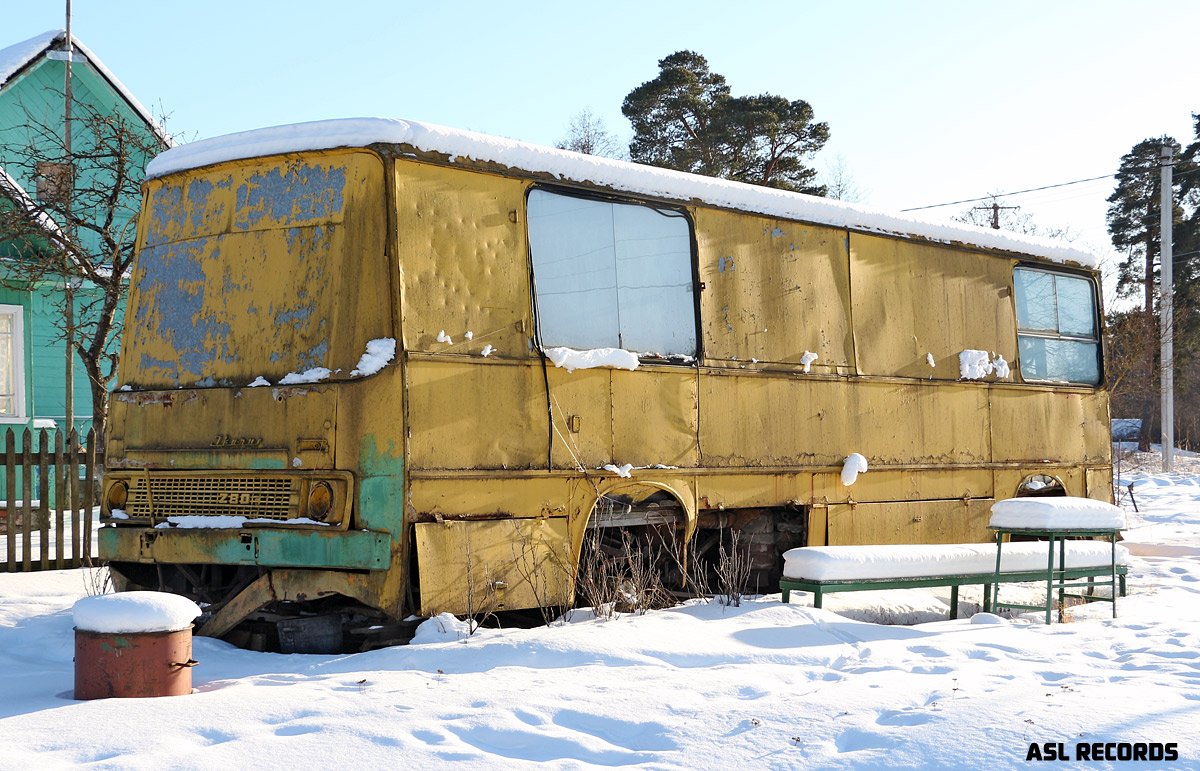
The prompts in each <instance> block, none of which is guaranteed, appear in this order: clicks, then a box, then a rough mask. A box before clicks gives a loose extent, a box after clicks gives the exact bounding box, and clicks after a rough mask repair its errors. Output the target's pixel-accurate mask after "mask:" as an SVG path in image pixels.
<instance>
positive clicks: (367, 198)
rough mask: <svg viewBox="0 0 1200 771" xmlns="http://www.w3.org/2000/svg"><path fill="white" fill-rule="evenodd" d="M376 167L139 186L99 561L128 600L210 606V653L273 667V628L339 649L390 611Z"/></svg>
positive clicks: (384, 301)
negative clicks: (157, 594)
mask: <svg viewBox="0 0 1200 771" xmlns="http://www.w3.org/2000/svg"><path fill="white" fill-rule="evenodd" d="M383 167H384V165H383V161H382V160H381V159H380V158H379V157H378V156H377V155H375V154H373V153H370V152H367V151H362V150H341V151H327V152H315V153H308V154H305V155H304V156H300V157H297V156H294V155H293V156H286V157H283V156H279V157H275V158H266V159H261V160H252V161H240V162H237V163H221V164H215V165H208V166H204V167H201V168H198V169H187V170H183V171H179V172H175V173H171V174H166V175H163V176H161V177H158V178H155V179H151V180H150V181H148V182H147V183H146V188H145V194H144V200H143V208H142V214H141V218H140V220H139V233H138V249H139V253H138V258H137V261H136V264H135V268H134V271H133V275H132V276H131V290H130V299H129V305H128V309H127V315H126V329H125V334H124V338H123V345H122V360H121V368H120V377H119V383H118V388H117V390H116V391H115V392H114V393H113V395H112V400H111V408H110V409H111V414H110V420H109V425H110V428H109V433H108V437H107V442H106V461H105V464H106V473H105V481H104V487H103V491H102V499H101V504H102V522H103V524H104V527H102V529H101V532H100V556H101V557H102V558H103V559H104V560H106V561H107V562H108V564H109V566H110V568H111V570H112V574H113V578H114V582H115V583H116V584H117V588H118V589H134V588H141V589H154V590H161V591H170V592H175V593H179V594H183V595H185V596H188V597H191V598H192V599H194V600H196V601H197V602H198V603H200V604H201V607H202V608H204V610H205V615H204V616H203V617H202V619H201V623H200V628H199V632H200V633H201V634H204V635H208V636H218V637H220V636H227V637H229V639H233V640H235V641H236V642H240V643H243V644H249V645H251V646H252V647H258V646H259V645H261V646H262V647H267V648H273V647H274V646H275V645H276V644H279V641H277V640H275V637H274V636H275V635H276V634H278V635H279V636H280V637H281V638H283V637H284V636H285V635H284V632H283V631H282V628H281V630H280V631H278V632H276V631H274V627H273V625H271V624H269V623H268V622H278V621H280V620H281V619H283V620H287V621H288V623H290V624H291V625H292V626H291V627H289V629H293V630H300V631H298V632H295V631H293V632H289V634H288V635H287V637H288V639H287V640H282V645H283V647H284V648H285V649H286V648H288V642H289V640H293V638H294V639H298V640H300V642H299V643H297V644H293V646H292V648H291V649H293V650H304V649H310V648H311V646H312V645H316V646H317V647H326V648H329V649H334V648H337V647H339V646H337V645H334V644H332V643H330V642H328V641H327V642H326V643H324V644H321V643H312V640H314V639H317V637H319V636H320V633H319V632H312V631H311V630H314V629H318V628H322V629H329V628H330V626H329V624H328V623H327V622H328V621H329V620H330V619H340V622H341V623H340V625H339V627H338V633H337V634H340V630H341V628H342V627H343V626H346V625H347V624H346V622H347V621H349V622H350V624H349V626H354V625H355V623H354V619H353V618H352V617H356V616H361V618H358V619H357V620H358V621H360V622H363V623H360V624H358V625H359V626H364V627H365V626H371V625H374V624H377V623H378V622H381V621H387V620H389V619H395V618H397V617H399V616H400V615H401V613H402V604H403V591H402V588H401V587H402V586H403V580H402V575H401V574H402V570H401V569H399V568H400V567H401V566H400V562H401V560H402V555H403V553H404V549H403V548H401V541H402V535H401V533H402V525H403V506H402V500H403V488H404V482H403V423H404V421H403V411H402V402H403V399H402V392H403V389H402V383H401V375H400V371H399V368H398V367H397V366H395V356H396V353H397V352H396V350H395V348H396V343H395V340H396V338H397V337H398V335H397V334H396V333H395V331H394V325H395V321H394V319H395V314H394V306H393V302H392V297H393V294H392V285H391V281H392V277H391V275H390V273H389V270H388V261H387V256H386V254H387V252H388V245H387V244H386V240H387V239H386V232H387V217H386V208H385V202H384V197H385V196H384V175H383ZM364 401H366V402H369V403H372V404H374V405H376V406H375V407H374V408H373V410H372V412H371V414H372V416H373V423H374V424H373V425H371V426H363V425H360V422H361V420H360V417H359V416H360V415H361V413H362V410H360V409H358V405H360V404H362V403H363V402H364ZM379 405H383V406H382V407H381V406H379ZM343 437H347V438H345V439H343ZM348 437H354V438H353V439H350V438H348ZM393 568H396V569H393ZM260 622H261V624H262V628H264V629H268V630H269V631H268V632H267V633H266V634H267V636H268V637H269V639H267V640H266V641H265V642H264V640H263V639H261V638H262V637H263V634H264V633H263V632H262V631H261V630H259V631H256V630H258V627H256V624H259V623H260ZM321 624H324V626H321ZM306 625H307V626H306ZM305 630H309V631H305ZM255 635H258V638H255ZM306 635H307V636H306ZM334 636H335V637H336V635H334ZM305 641H308V642H305ZM306 646H308V647H307V648H306Z"/></svg>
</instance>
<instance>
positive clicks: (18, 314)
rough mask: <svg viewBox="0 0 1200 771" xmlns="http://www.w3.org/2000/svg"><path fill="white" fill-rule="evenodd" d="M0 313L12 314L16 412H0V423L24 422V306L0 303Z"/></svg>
mask: <svg viewBox="0 0 1200 771" xmlns="http://www.w3.org/2000/svg"><path fill="white" fill-rule="evenodd" d="M0 315H8V316H12V320H13V324H12V337H13V356H12V358H13V362H12V367H13V401H14V402H15V403H16V407H17V409H16V412H15V413H14V414H12V415H2V414H0V424H7V423H26V422H28V421H29V415H28V413H27V411H26V404H25V308H24V306H21V305H0Z"/></svg>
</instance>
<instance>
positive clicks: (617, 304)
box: [528, 190, 696, 356]
mask: <svg viewBox="0 0 1200 771" xmlns="http://www.w3.org/2000/svg"><path fill="white" fill-rule="evenodd" d="M528 206H529V215H528V222H529V250H530V254H531V257H532V260H533V280H534V295H535V297H534V300H535V303H536V309H537V319H538V334H539V339H540V341H541V344H542V345H544V346H546V347H554V346H565V347H568V348H576V349H582V350H586V349H591V348H623V349H625V350H628V351H633V352H635V353H638V354H641V355H647V354H648V355H660V356H671V355H674V356H695V355H696V310H695V307H696V306H695V294H694V292H693V280H692V238H691V225H690V224H689V222H688V219H687V218H686V217H685V216H684V215H683V214H681V213H679V212H675V211H671V210H664V209H656V208H652V207H650V206H640V205H636V204H623V203H615V202H612V201H603V200H597V199H592V198H580V197H575V196H568V195H559V194H557V193H551V192H549V191H546V190H533V191H531V192H530V193H529V203H528Z"/></svg>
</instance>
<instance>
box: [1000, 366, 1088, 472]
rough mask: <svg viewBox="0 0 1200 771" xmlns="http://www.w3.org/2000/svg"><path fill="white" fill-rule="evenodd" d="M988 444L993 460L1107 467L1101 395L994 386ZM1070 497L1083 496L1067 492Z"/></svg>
mask: <svg viewBox="0 0 1200 771" xmlns="http://www.w3.org/2000/svg"><path fill="white" fill-rule="evenodd" d="M992 418H993V419H992V444H993V446H994V448H995V452H996V457H997V458H1003V459H1005V460H1030V461H1042V462H1044V461H1051V462H1064V463H1071V464H1075V465H1079V464H1102V465H1109V464H1111V463H1112V439H1111V437H1110V433H1109V428H1108V425H1109V424H1108V393H1107V392H1105V391H1086V392H1080V391H1066V390H1050V389H1049V388H1047V390H1046V391H1043V392H1041V393H1037V392H1033V393H1031V392H1030V390H1029V389H1018V388H995V389H993V391H992ZM1071 494H1072V495H1082V494H1083V493H1082V491H1081V490H1072V491H1071Z"/></svg>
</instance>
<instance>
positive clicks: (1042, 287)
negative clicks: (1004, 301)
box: [1013, 268, 1100, 385]
mask: <svg viewBox="0 0 1200 771" xmlns="http://www.w3.org/2000/svg"><path fill="white" fill-rule="evenodd" d="M1013 287H1014V288H1015V290H1016V303H1017V342H1018V348H1019V353H1020V357H1021V359H1020V363H1021V376H1022V377H1023V378H1024V379H1025V380H1048V381H1052V382H1063V383H1087V384H1092V385H1094V384H1096V383H1099V382H1100V339H1099V334H1098V324H1097V319H1096V298H1095V293H1094V292H1093V289H1092V282H1091V281H1089V280H1087V279H1084V278H1078V277H1076V276H1068V275H1065V274H1062V273H1053V272H1050V271H1045V270H1034V269H1027V268H1017V269H1016V270H1015V271H1013Z"/></svg>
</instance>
